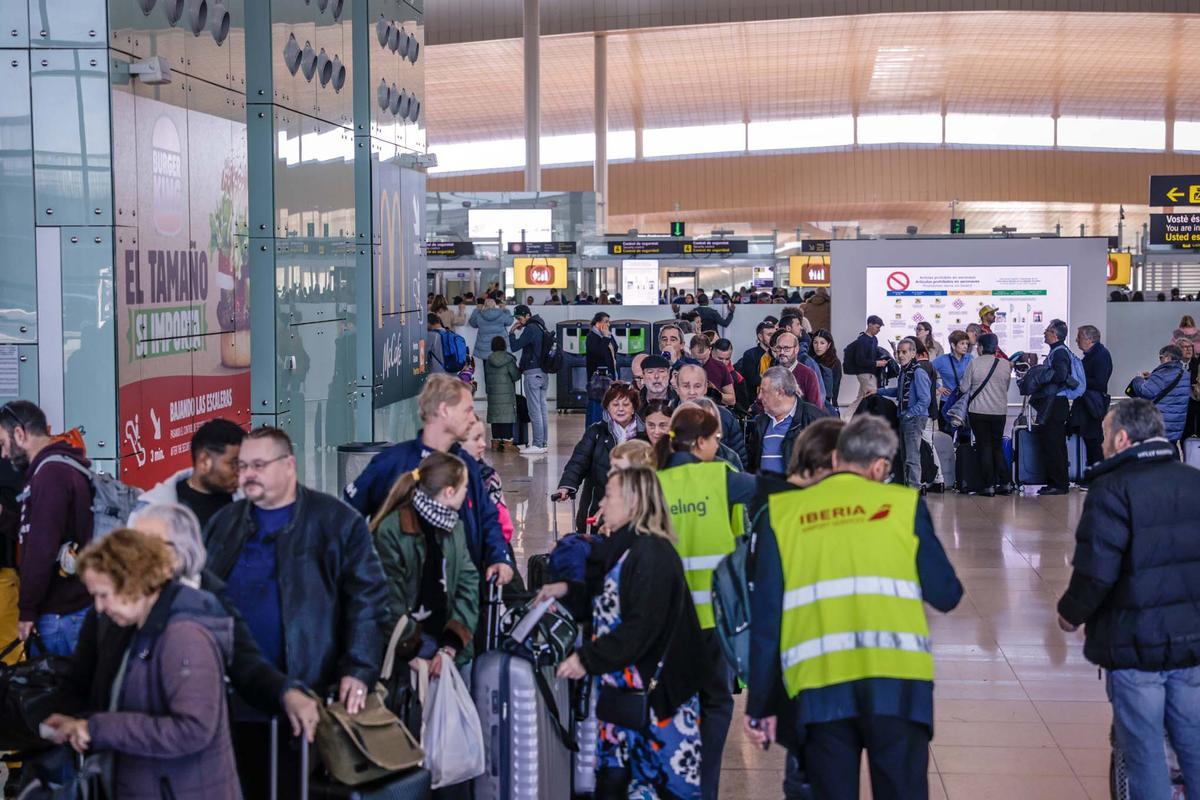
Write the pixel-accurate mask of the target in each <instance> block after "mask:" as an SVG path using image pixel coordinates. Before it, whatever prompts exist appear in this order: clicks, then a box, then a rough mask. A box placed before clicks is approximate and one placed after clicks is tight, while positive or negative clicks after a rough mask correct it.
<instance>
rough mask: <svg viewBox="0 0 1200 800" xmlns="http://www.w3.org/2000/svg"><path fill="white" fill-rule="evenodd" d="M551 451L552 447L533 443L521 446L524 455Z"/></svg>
mask: <svg viewBox="0 0 1200 800" xmlns="http://www.w3.org/2000/svg"><path fill="white" fill-rule="evenodd" d="M549 452H550V448H548V447H534V446H533V445H529V446H527V447H522V448H521V455H523V456H540V455H542V454H544V453H549Z"/></svg>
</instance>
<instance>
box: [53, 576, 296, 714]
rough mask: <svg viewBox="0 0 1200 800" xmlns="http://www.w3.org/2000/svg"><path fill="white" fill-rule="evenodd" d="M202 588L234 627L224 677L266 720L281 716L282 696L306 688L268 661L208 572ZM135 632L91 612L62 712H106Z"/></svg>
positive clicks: (62, 695) (64, 688) (67, 679)
mask: <svg viewBox="0 0 1200 800" xmlns="http://www.w3.org/2000/svg"><path fill="white" fill-rule="evenodd" d="M172 585H174V584H172ZM180 585H182V584H180ZM200 588H201V589H203V590H204V591H206V592H208V593H210V594H211V595H212V596H213V597H215V598H216V599H217V601H218V602H220V604H221V607H222V608H223V609H224V612H225V613H226V614H227V615H228V616H229V618H230V619H231V620H232V621H233V655H232V659H231V660H230V662H229V664H228V665H227V669H226V672H227V673H228V675H229V682H230V683H231V684H232V685H233V688H234V691H236V692H237V694H238V697H239V698H240V699H241V700H243V701H245V702H246V703H249V704H250V705H252V706H253V707H254V708H256V709H258V710H259V711H261V712H263V713H264V714H278V713H279V701H280V698H281V697H283V693H284V692H285V691H287V690H288V689H290V688H303V684H301V683H300V682H299V681H293V680H289V679H288V677H287V676H286V675H284V674H283V673H282V672H280V671H279V670H278V669H276V668H275V665H274V664H272V663H271V662H270V661H268V660H267V659H266V657H265V656H264V655H263V653H262V650H260V649H259V647H258V642H256V641H255V640H254V634H253V633H252V632H251V631H250V628H249V626H247V625H246V621H245V619H243V618H242V613H241V611H239V610H238V607H237V604H236V603H234V602H233V600H231V599H230V597H229V595H227V594H226V593H225V584H224V582H223V581H221V579H220V578H218V577H217V576H216V575H213V574H212V573H211V572H208V571H207V570H205V571H204V572H201V573H200ZM171 591H174V589H172V590H171ZM136 632H137V631H136V629H134V628H122V627H121V626H119V625H117V624H116V623H115V622H113V621H112V620H111V619H109V618H108V617H107V616H105V615H104V614H97V613H96V610H95V609H94V608H89V609H88V613H87V616H85V617H84V618H83V627H82V628H80V631H79V642H78V644H76V645H75V650H74V651H72V653H71V656H70V658H71V662H70V669H69V670H68V672H67V674H66V675H65V676H64V677H63V680H62V683H61V684H60V685H59V688H58V697H59V701H58V702H59V704H60V709H59V710H61V711H63V712H64V713H69V714H75V715H82V714H88V713H91V712H93V711H100V710H103V709H106V708H108V703H109V699H110V697H111V694H112V684H113V680H115V679H116V677H117V670H118V669H120V667H121V657H122V655H124V653H125V651H126V650H127V649H128V648H129V643H130V641H132V640H133V636H134V634H135V633H136Z"/></svg>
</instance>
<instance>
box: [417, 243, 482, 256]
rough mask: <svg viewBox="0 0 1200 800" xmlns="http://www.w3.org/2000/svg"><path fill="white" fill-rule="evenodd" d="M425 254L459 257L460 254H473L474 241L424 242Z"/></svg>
mask: <svg viewBox="0 0 1200 800" xmlns="http://www.w3.org/2000/svg"><path fill="white" fill-rule="evenodd" d="M425 255H426V256H438V257H441V258H459V257H460V256H473V255H475V243H474V242H426V243H425Z"/></svg>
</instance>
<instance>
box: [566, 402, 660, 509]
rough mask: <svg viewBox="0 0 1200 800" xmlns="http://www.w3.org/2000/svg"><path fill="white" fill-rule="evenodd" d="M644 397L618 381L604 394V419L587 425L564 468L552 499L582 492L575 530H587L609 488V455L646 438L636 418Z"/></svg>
mask: <svg viewBox="0 0 1200 800" xmlns="http://www.w3.org/2000/svg"><path fill="white" fill-rule="evenodd" d="M640 403H641V396H640V395H639V394H638V392H637V390H636V389H634V388H633V387H632V386H630V385H629V384H628V383H624V382H622V381H617V382H616V383H614V384H613V385H612V386H610V387H609V389H608V391H607V392H605V394H604V402H603V406H604V416H603V418H602V419H601V420H600V421H599V422H595V423H593V424H591V425H589V426H588V428H587V429H586V430H585V431H584V432H583V438H582V439H580V440H579V444H577V445H575V450H574V452H572V453H571V458H570V460H569V461H568V462H567V466H566V467H565V468H564V469H563V473H562V478H561V479H560V480H559V482H558V491H557V492H555V493H554V495H553V497H554V498H555V499H556V500H558V501H562V500H566V499H567V498H568V497H570V496H571V495H573V494H575V493H576V492H580V498H579V507H578V509H577V510H576V519H575V525H576V528H575V530H577V531H586V530H587V528H588V525H587V520H588V518H589V517H591V516H593V515H595V513H596V509H598V508H599V507H600V500H601V499H602V498H603V497H604V491H605V487H606V486H607V485H608V468H609V454H610V453H611V452H612V449H613V448H614V447H616V446H617V445H619V444H621V443H622V442H625V441H628V440H630V439H644V438H646V435H645V433H644V432H643V431H644V423H643V422H642V420H641V419H640V418H639V417H638V415H637V410H638V405H639V404H640Z"/></svg>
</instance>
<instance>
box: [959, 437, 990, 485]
mask: <svg viewBox="0 0 1200 800" xmlns="http://www.w3.org/2000/svg"><path fill="white" fill-rule="evenodd" d="M954 484H955V488H956V489H958V491H960V492H963V493H967V492H978V491H980V490H982V489H983V488H984V487H983V476H982V475H981V470H980V469H979V453H978V451H976V449H975V445H974V444H973V443H972V442H971V439H970V437H969V436H964V437H963V438H962V439H961V440H959V442H958V444H957V445H956V446H955V448H954Z"/></svg>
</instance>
